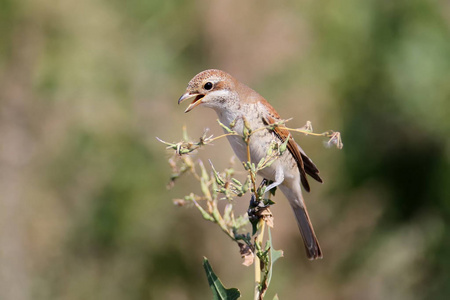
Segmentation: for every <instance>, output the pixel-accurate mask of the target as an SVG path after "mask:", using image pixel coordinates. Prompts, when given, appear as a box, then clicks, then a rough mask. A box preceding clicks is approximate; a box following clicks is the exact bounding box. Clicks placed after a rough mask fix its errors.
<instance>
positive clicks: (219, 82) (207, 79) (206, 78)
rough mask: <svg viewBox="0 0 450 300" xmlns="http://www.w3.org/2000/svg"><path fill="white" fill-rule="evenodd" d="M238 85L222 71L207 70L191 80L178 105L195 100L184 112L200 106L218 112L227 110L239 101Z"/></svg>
mask: <svg viewBox="0 0 450 300" xmlns="http://www.w3.org/2000/svg"><path fill="white" fill-rule="evenodd" d="M236 85H238V82H237V81H236V79H234V78H233V77H232V76H231V75H230V74H228V73H226V72H224V71H221V70H215V69H211V70H206V71H203V72H200V73H199V74H197V75H195V76H194V78H192V79H191V81H190V82H189V84H188V86H187V88H186V92H185V93H184V94H183V95H182V96H181V97H180V99H178V104H180V103H181V102H183V101H185V100H188V99H193V101H192V102H191V104H189V106H188V107H187V108H186V110H185V111H184V112H189V111H191V110H192V109H194V108H195V107H197V106H199V105H202V106H205V107H209V108H213V109H216V110H221V109H226V108H227V106H228V105H230V104H231V102H236V101H237V100H238V95H237V93H236Z"/></svg>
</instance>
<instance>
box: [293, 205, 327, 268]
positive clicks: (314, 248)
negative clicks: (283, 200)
mask: <svg viewBox="0 0 450 300" xmlns="http://www.w3.org/2000/svg"><path fill="white" fill-rule="evenodd" d="M292 209H293V211H294V214H295V218H296V219H297V224H298V228H299V229H300V233H301V234H302V238H303V243H304V244H305V249H306V255H307V256H308V258H309V259H310V260H313V259H319V258H322V250H321V249H320V245H319V241H318V240H317V237H316V234H315V233H314V228H313V226H312V224H311V221H310V220H309V215H308V211H307V210H306V207H304V206H303V207H302V206H297V205H295V204H294V205H292Z"/></svg>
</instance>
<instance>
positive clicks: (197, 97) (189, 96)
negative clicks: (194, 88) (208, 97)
mask: <svg viewBox="0 0 450 300" xmlns="http://www.w3.org/2000/svg"><path fill="white" fill-rule="evenodd" d="M203 97H205V95H202V94H190V93H185V94H183V95H182V96H181V97H180V99H178V104H180V103H181V102H183V101H184V100H187V99H192V98H194V101H192V103H191V104H189V106H188V107H187V108H186V110H185V111H184V112H185V113H187V112H190V111H191V110H193V109H194V108H195V107H196V106H198V105H199V104H201V103H202V98H203Z"/></svg>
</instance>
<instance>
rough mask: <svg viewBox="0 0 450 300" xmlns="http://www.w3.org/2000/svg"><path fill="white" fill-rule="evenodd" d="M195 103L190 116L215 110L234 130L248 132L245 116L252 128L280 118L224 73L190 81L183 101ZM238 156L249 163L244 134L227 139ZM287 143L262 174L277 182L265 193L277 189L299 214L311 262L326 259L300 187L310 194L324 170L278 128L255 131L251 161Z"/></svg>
mask: <svg viewBox="0 0 450 300" xmlns="http://www.w3.org/2000/svg"><path fill="white" fill-rule="evenodd" d="M188 99H193V101H192V103H191V104H190V105H189V106H188V108H187V109H186V110H185V112H189V111H191V110H192V109H194V108H195V107H197V106H204V107H209V108H212V109H214V110H215V111H216V113H217V115H218V116H219V120H220V122H222V123H223V124H225V125H226V126H230V124H231V123H233V130H234V131H236V132H237V133H238V134H241V135H242V134H243V131H244V118H245V120H246V121H247V123H248V125H249V126H250V128H251V129H252V130H255V129H258V128H261V127H265V126H267V125H270V124H273V123H274V122H277V121H279V120H281V118H280V116H279V115H278V113H277V112H276V111H275V109H274V108H273V107H272V106H271V105H270V104H269V103H268V102H267V101H266V100H265V99H264V98H263V97H262V96H261V95H259V94H258V93H257V92H255V91H254V90H252V89H251V88H249V87H248V86H246V85H244V84H243V83H241V82H239V81H238V80H236V79H235V78H234V77H232V76H231V75H230V74H228V73H226V72H224V71H221V70H214V69H212V70H206V71H203V72H201V73H199V74H197V75H196V76H194V78H192V80H191V81H190V82H189V84H188V86H187V88H186V92H185V93H184V94H183V95H182V96H181V97H180V99H179V100H178V104H180V103H181V102H183V101H185V100H188ZM227 138H228V141H229V142H230V144H231V147H232V148H233V150H234V152H235V154H236V156H237V157H238V158H239V159H240V160H241V161H247V145H246V144H245V142H244V141H243V139H242V137H241V136H227ZM287 138H289V140H288V142H287V149H288V151H285V152H284V153H283V154H282V155H281V156H280V157H279V158H278V159H277V160H276V161H275V162H274V163H273V164H272V165H270V166H269V167H266V168H264V169H262V170H260V171H259V173H258V174H259V175H261V176H263V177H264V178H266V179H268V180H270V181H272V182H273V183H271V184H270V185H269V186H267V188H266V191H268V190H270V189H272V188H274V187H278V188H279V189H280V190H281V191H282V192H283V194H284V195H285V196H286V198H287V199H288V200H289V203H290V205H291V207H292V210H293V211H294V214H295V217H296V219H297V224H298V227H299V229H300V233H301V235H302V238H303V242H304V244H305V248H306V255H307V256H308V258H309V259H311V260H312V259H318V258H322V251H321V249H320V246H319V242H318V240H317V238H316V235H315V233H314V229H313V226H312V224H311V221H310V219H309V215H308V211H307V210H306V206H305V202H304V201H303V196H302V190H301V185H302V186H303V188H304V189H305V190H306V191H308V192H309V190H310V187H309V183H308V180H307V177H306V175H307V174H308V175H309V176H311V177H312V178H314V179H315V180H317V181H319V182H322V179H321V178H320V176H319V170H318V169H317V167H316V166H315V165H314V163H313V162H312V161H311V159H309V157H308V156H306V154H305V152H304V151H303V150H302V148H300V146H299V145H297V143H296V142H295V141H294V139H293V138H292V136H291V135H290V133H289V131H288V130H287V129H283V128H280V127H277V126H275V128H274V129H273V130H269V129H264V130H258V131H255V132H254V134H252V136H251V137H250V141H249V148H250V156H251V160H252V162H256V163H257V162H259V161H260V160H261V159H262V158H264V157H265V156H266V155H267V150H268V147H270V145H271V143H272V142H273V141H278V142H284V141H286V139H287Z"/></svg>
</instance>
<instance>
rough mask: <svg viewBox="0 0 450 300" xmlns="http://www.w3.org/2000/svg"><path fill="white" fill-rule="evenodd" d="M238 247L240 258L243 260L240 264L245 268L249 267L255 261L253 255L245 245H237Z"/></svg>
mask: <svg viewBox="0 0 450 300" xmlns="http://www.w3.org/2000/svg"><path fill="white" fill-rule="evenodd" d="M238 245H239V252H240V253H241V257H242V258H243V259H244V261H243V262H242V264H243V265H244V266H246V267H248V266H251V265H252V264H253V262H254V260H255V255H254V254H253V251H252V249H251V248H250V246H249V245H247V244H243V243H238Z"/></svg>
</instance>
